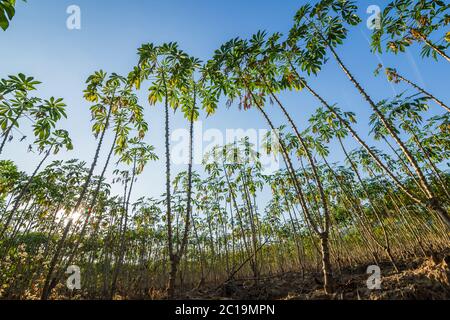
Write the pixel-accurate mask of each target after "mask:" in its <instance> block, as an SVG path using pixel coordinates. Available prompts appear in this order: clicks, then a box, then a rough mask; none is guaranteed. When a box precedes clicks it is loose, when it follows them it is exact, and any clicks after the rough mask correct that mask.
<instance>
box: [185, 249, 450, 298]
mask: <svg viewBox="0 0 450 320" xmlns="http://www.w3.org/2000/svg"><path fill="white" fill-rule="evenodd" d="M398 267H399V270H400V271H399V272H395V270H394V269H393V267H392V266H391V265H390V264H389V263H383V264H381V265H380V268H381V280H382V283H381V289H379V290H369V289H368V287H367V280H368V278H369V276H370V274H367V273H366V268H367V266H360V267H357V268H352V269H347V270H342V273H341V274H335V275H334V278H335V293H334V294H332V295H326V294H325V292H324V291H323V289H322V283H321V280H320V279H321V274H320V273H308V274H305V276H304V277H303V278H302V275H301V274H300V273H294V272H292V273H285V274H283V275H278V276H273V277H268V278H263V279H260V280H259V281H258V282H255V281H254V280H233V281H229V282H228V283H225V284H223V285H221V286H219V287H208V286H205V287H203V288H202V289H196V290H194V291H191V292H188V293H186V294H183V295H182V296H180V299H211V300H229V299H231V300H233V299H243V300H253V299H255V300H323V299H334V300H430V299H434V300H447V299H450V255H449V252H445V253H441V254H439V255H434V256H433V257H430V258H411V259H410V260H409V261H403V262H399V263H398Z"/></svg>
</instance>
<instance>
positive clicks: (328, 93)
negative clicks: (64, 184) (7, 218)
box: [0, 0, 450, 197]
mask: <svg viewBox="0 0 450 320" xmlns="http://www.w3.org/2000/svg"><path fill="white" fill-rule="evenodd" d="M305 2H306V1H300V0H299V1H291V0H289V1H288V0H284V1H275V0H271V1H269V0H245V1H242V0H240V1H239V0H227V1H215V0H212V1H211V0H210V1H206V0H165V1H154V0H128V1H113V0H109V1H108V0H95V1H92V0H72V1H66V0H29V1H28V3H27V4H23V3H20V2H19V3H18V8H17V15H16V17H15V18H14V20H13V23H12V25H11V27H10V29H9V30H8V31H7V32H0V77H1V78H4V77H6V76H7V75H9V74H17V73H19V72H22V73H25V74H27V75H30V76H34V77H35V78H36V79H38V80H40V81H42V82H43V84H42V85H41V86H40V87H39V90H38V93H39V95H40V96H43V97H50V96H57V97H63V98H64V99H65V101H66V103H67V105H68V108H69V109H68V114H69V118H68V120H65V121H64V122H63V123H62V124H61V126H62V127H64V128H66V129H67V130H69V131H70V133H71V135H72V137H73V140H74V144H75V150H74V151H72V152H70V153H63V154H61V155H59V156H58V157H57V158H58V159H71V158H79V159H82V160H85V161H87V162H88V163H89V161H90V159H91V158H92V156H93V153H94V150H95V145H96V141H95V139H94V138H93V137H92V135H91V133H90V132H91V130H90V128H91V124H90V122H89V121H90V114H89V104H88V103H87V102H86V101H84V100H83V98H82V91H83V89H84V86H85V85H84V81H85V79H86V78H87V77H88V76H89V74H91V73H92V72H94V71H96V70H99V69H103V70H105V71H107V72H117V73H121V74H127V73H128V72H129V71H130V70H131V68H132V67H133V66H134V65H135V64H136V61H137V55H136V50H137V48H138V47H139V46H140V45H141V44H143V43H147V42H153V43H155V44H160V43H163V42H170V41H176V42H178V43H179V45H180V47H181V48H182V49H183V50H184V51H186V52H188V53H189V54H191V55H194V56H197V57H199V58H200V59H202V60H207V59H208V58H210V57H211V55H212V53H213V52H214V50H215V49H217V48H218V47H219V46H220V45H221V44H222V43H224V42H225V41H227V40H229V39H231V38H234V37H238V36H239V37H249V36H250V35H251V34H252V33H254V32H256V31H258V30H260V29H263V30H267V31H268V32H275V31H280V32H283V33H286V32H288V30H289V28H290V26H291V23H292V17H293V15H294V14H295V12H296V10H297V9H298V7H299V6H300V5H301V4H303V3H305ZM360 2H361V3H364V4H361V8H360V9H361V12H360V15H361V17H363V20H365V19H366V18H368V17H369V14H367V13H366V4H365V1H360ZM386 2H387V1H379V0H374V1H371V2H370V4H375V5H377V4H378V5H380V6H381V7H382V6H383V5H384V4H385V3H386ZM73 4H75V5H78V6H79V7H80V8H81V23H82V25H81V30H68V29H67V28H66V19H67V17H68V14H67V13H66V9H67V7H68V6H69V5H73ZM369 36H370V30H369V29H368V28H366V24H365V21H364V22H363V23H362V24H361V25H360V26H359V27H356V28H354V29H353V30H352V31H351V33H350V36H349V39H348V40H347V41H346V43H345V45H344V46H343V47H341V48H339V53H340V54H341V56H342V57H343V59H344V61H345V62H346V63H347V65H348V66H349V67H350V69H351V70H352V71H353V73H354V74H355V75H356V77H357V78H358V79H359V80H360V82H361V83H362V84H363V85H364V86H365V87H366V88H367V90H368V92H369V93H370V94H371V95H372V96H373V97H374V98H375V100H379V99H384V98H389V97H392V96H393V95H394V94H395V92H401V91H403V90H405V89H406V87H403V86H395V87H393V86H392V85H391V84H389V83H388V82H387V81H386V80H385V78H384V77H379V78H374V77H373V71H374V69H375V68H376V66H377V64H378V63H379V62H381V61H382V62H383V63H385V64H386V65H388V66H395V67H396V68H398V70H399V71H401V73H403V74H404V75H406V76H407V77H408V78H410V79H412V80H413V81H415V82H417V83H418V84H420V85H422V86H424V87H425V88H427V89H429V90H430V91H431V92H433V93H435V94H436V95H437V96H438V97H440V98H441V99H442V100H443V101H448V100H449V91H448V82H447V81H445V80H446V75H448V74H449V72H450V67H449V64H448V63H445V62H443V61H440V63H436V62H434V61H433V60H422V59H420V58H419V51H418V50H417V48H412V49H411V50H410V51H408V52H407V53H406V54H403V55H400V56H394V55H390V54H387V55H386V54H384V55H382V56H381V57H378V56H376V55H373V54H372V53H370V49H369V45H368V38H369ZM311 83H312V84H313V86H314V87H315V88H316V89H317V90H318V91H319V92H320V93H321V94H322V95H323V96H325V97H326V98H327V99H328V101H330V102H332V103H338V104H339V106H340V107H341V108H342V109H344V110H347V111H354V112H355V113H356V114H357V116H358V121H359V123H358V126H357V127H358V131H359V132H360V133H361V135H362V136H367V134H368V117H369V116H370V110H369V107H368V105H367V104H365V103H364V101H363V100H362V99H361V97H360V96H359V94H358V93H357V92H356V90H355V89H354V88H353V87H352V86H351V84H350V83H349V82H348V81H347V79H346V78H345V77H344V75H343V74H342V73H341V72H340V71H339V70H338V68H337V67H336V64H335V63H334V62H333V61H330V63H329V64H328V65H327V66H326V67H325V68H324V70H323V72H322V73H321V74H320V77H319V78H317V79H311ZM411 93H412V91H411ZM139 95H140V97H141V98H142V99H141V103H142V104H143V105H144V106H145V107H146V116H147V121H148V122H149V124H150V133H149V135H148V137H147V141H148V142H149V143H151V144H153V145H155V147H156V150H157V152H158V154H159V155H160V158H161V159H163V150H164V149H163V141H164V140H163V138H164V134H163V112H162V108H161V107H160V106H157V107H152V108H150V107H148V105H147V103H146V99H145V90H142V92H140V94H139ZM281 99H282V100H283V101H284V102H285V104H286V105H287V107H288V109H289V111H290V112H291V113H292V115H293V118H294V119H295V121H296V122H297V124H298V125H299V127H300V128H304V127H305V126H306V125H307V119H308V117H309V115H310V114H311V113H312V112H313V111H314V109H315V108H317V107H318V106H319V103H318V102H317V101H316V100H314V99H313V98H312V97H310V96H309V95H308V94H307V93H306V92H305V93H288V94H283V95H282V97H281ZM440 112H441V111H440V109H439V108H438V107H435V106H432V108H431V111H430V113H429V115H430V116H432V115H434V114H438V113H440ZM272 114H273V117H274V119H275V122H276V124H277V125H280V124H282V123H285V121H284V120H283V118H282V117H281V115H280V114H279V112H278V111H277V110H272ZM202 120H203V127H204V128H205V129H207V128H217V129H220V130H225V129H227V128H256V129H260V128H267V126H266V124H265V122H264V121H263V119H262V118H261V117H260V115H259V114H258V113H256V111H254V110H249V111H246V112H244V111H239V110H238V109H237V107H235V106H233V107H232V108H231V109H227V108H226V107H225V106H220V110H219V111H218V112H217V114H216V115H215V116H214V117H211V118H208V119H202ZM171 126H172V129H178V128H183V127H186V126H187V123H186V121H185V120H184V119H183V118H182V116H181V115H180V114H177V115H175V116H174V117H173V118H172V124H171ZM30 127H31V124H30V123H27V122H26V121H24V122H22V123H21V128H20V130H21V131H22V132H24V133H25V134H27V135H29V132H30V131H29V128H30ZM15 135H16V136H17V137H18V136H19V134H18V133H16V134H15ZM17 137H16V138H17ZM108 141H110V140H108ZM108 141H107V144H108ZM30 142H31V141H30V140H28V142H24V143H22V144H20V143H14V144H9V145H8V146H7V149H6V151H5V154H4V155H2V157H7V158H11V159H13V160H15V161H16V162H17V163H18V165H19V167H20V168H21V169H22V170H26V171H28V172H29V171H31V170H32V168H33V167H34V166H35V165H36V164H37V162H38V157H36V156H35V155H33V154H29V153H27V152H26V149H27V143H30ZM349 145H350V146H355V144H354V143H353V142H352V141H349ZM331 151H332V153H331V156H330V158H331V161H339V160H340V159H342V155H341V153H340V151H339V149H338V148H337V146H334V145H332V146H331ZM105 153H106V148H105V149H104V153H103V155H104V154H105ZM101 165H102V163H100V166H101ZM183 169H185V167H183V166H175V167H174V170H175V172H177V171H179V170H183ZM197 169H198V168H197ZM163 170H164V166H163V161H162V160H160V161H158V162H155V163H152V164H150V165H149V166H148V167H147V169H146V171H145V173H144V174H143V175H142V177H141V179H140V181H139V183H138V185H137V187H136V194H135V197H139V196H144V195H145V196H158V195H159V194H161V193H162V192H163V187H164V175H163V174H164V172H163ZM98 171H99V170H97V173H98Z"/></svg>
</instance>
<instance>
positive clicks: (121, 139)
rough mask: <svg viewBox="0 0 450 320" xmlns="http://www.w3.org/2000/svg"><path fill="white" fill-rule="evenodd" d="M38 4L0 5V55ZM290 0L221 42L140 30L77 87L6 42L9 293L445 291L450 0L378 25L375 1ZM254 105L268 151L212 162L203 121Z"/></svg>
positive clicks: (1, 211) (163, 295) (2, 122)
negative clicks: (265, 27) (371, 6)
mask: <svg viewBox="0 0 450 320" xmlns="http://www.w3.org/2000/svg"><path fill="white" fill-rule="evenodd" d="M33 2H37V1H34V0H29V1H27V2H26V3H25V2H22V1H15V0H0V27H1V28H2V29H3V31H0V32H1V34H0V51H3V50H8V51H12V52H13V54H15V53H14V50H15V47H14V45H13V42H12V39H13V38H17V37H18V35H19V33H18V32H17V31H15V28H16V27H17V28H21V24H22V23H25V22H24V21H25V20H21V19H20V15H21V14H24V15H25V14H29V15H30V16H31V15H32V13H30V12H29V11H32V10H35V8H37V7H36V5H35V4H33ZM44 2H45V1H44ZM100 2H102V1H99V2H98V3H100ZM127 2H128V1H127ZM129 2H130V3H134V1H129ZM149 2H150V1H149ZM168 2H170V1H168ZM188 2H189V1H188ZM296 2H297V4H295V7H296V10H297V11H296V12H295V11H293V12H291V15H290V16H288V17H284V20H283V21H284V22H283V23H282V24H281V23H280V24H279V29H278V30H275V31H274V30H271V31H262V30H261V31H258V29H260V28H261V26H260V25H258V24H257V23H256V22H254V21H253V20H252V21H253V22H252V29H253V33H252V34H246V33H243V34H242V35H240V36H234V33H233V32H231V33H228V32H226V31H225V29H226V28H224V31H223V32H224V34H225V36H226V37H225V39H228V38H232V40H229V41H221V42H220V43H223V44H219V45H216V46H215V50H210V51H209V55H208V56H201V57H196V56H195V55H194V54H192V53H190V52H189V50H187V49H186V50H185V49H184V46H183V45H181V42H182V41H181V40H183V39H170V40H169V41H161V42H160V41H159V40H158V41H156V40H155V41H153V40H152V37H151V35H152V34H155V32H150V30H149V31H148V32H147V30H140V32H141V33H140V34H142V35H143V36H141V37H140V39H142V40H140V43H142V45H139V46H135V47H132V46H130V47H128V45H127V46H126V47H125V48H120V49H119V48H118V47H117V50H121V51H120V52H128V54H130V53H131V54H133V57H134V61H131V60H130V59H128V60H124V62H126V63H127V64H126V65H127V66H128V67H127V71H126V72H120V73H119V72H117V71H116V70H114V69H112V70H106V69H105V68H104V67H103V66H104V65H105V63H104V61H103V60H99V61H98V66H99V67H98V68H97V67H95V65H96V63H97V62H96V61H92V59H91V60H89V61H90V64H87V65H88V66H90V67H83V68H88V69H89V68H90V69H89V70H82V71H83V72H87V74H89V76H87V77H84V78H83V79H78V78H77V77H76V76H75V75H73V77H74V79H75V80H73V79H72V80H73V81H72V82H70V83H67V84H64V90H65V91H64V92H60V90H59V88H62V86H61V87H59V86H58V87H55V88H54V87H53V86H52V85H47V84H46V81H42V79H41V78H43V77H44V78H46V79H48V78H49V75H48V74H46V73H45V72H35V71H33V70H42V69H39V67H40V66H38V64H40V62H38V61H36V62H31V63H30V61H21V60H20V59H19V57H17V58H16V59H8V60H7V59H6V58H3V57H6V53H5V52H6V51H4V53H2V54H0V79H1V80H0V298H1V299H8V300H11V299H12V300H39V299H41V300H60V299H62V300H67V299H68V300H86V299H89V300H91V299H95V300H97V299H102V300H111V299H114V300H134V299H138V300H153V299H156V300H160V299H257V300H272V299H302V300H306V299H308V300H309V299H336V300H339V299H351V300H357V299H445V300H446V299H449V298H450V246H449V245H450V213H449V208H450V171H449V164H450V162H449V157H450V113H449V112H450V94H449V92H450V91H449V90H448V89H449V85H448V83H449V77H448V76H449V74H450V4H449V3H448V1H440V0H392V1H381V2H380V6H381V8H380V9H381V10H380V11H379V14H375V15H373V16H372V17H370V18H369V19H368V20H367V17H368V15H366V7H367V6H368V5H366V4H365V2H363V1H350V0H320V1H318V0H317V1H300V0H299V1H296ZM374 2H376V1H374ZM80 3H81V4H80V8H81V10H84V9H83V4H82V3H83V1H80ZM86 3H87V2H86ZM236 3H237V2H236ZM236 3H235V5H237V4H236ZM109 5H110V6H111V7H116V6H117V7H119V2H115V1H112V2H111V3H110V4H109ZM192 5H193V4H192ZM252 5H253V6H256V5H259V4H257V2H254V3H253V4H252ZM264 5H265V4H264V2H261V4H260V6H264ZM290 5H291V6H292V3H291V4H290ZM86 6H87V5H86ZM132 6H134V7H133V8H132V9H130V10H137V9H136V8H137V7H139V6H140V5H137V4H132ZM142 6H144V4H142ZM205 6H206V7H207V6H208V5H206V4H205ZM211 6H214V5H213V4H211ZM279 6H283V4H282V2H280V4H279ZM135 7H136V8H135ZM116 9H117V8H116ZM116 9H115V10H116ZM55 10H56V9H55ZM58 10H59V9H58ZM111 10H112V9H111ZM205 10H208V8H206V9H205ZM85 11H86V15H84V11H82V12H83V16H82V17H83V19H84V17H85V16H86V19H97V18H92V15H93V14H94V13H95V12H88V10H87V9H86V10H85ZM73 12H74V15H75V16H74V17H72V18H73V19H74V20H73V21H75V20H76V19H77V17H76V10H74V11H73ZM63 14H64V12H63ZM98 14H99V15H101V13H98ZM126 14H127V13H124V15H126ZM127 17H129V16H127ZM72 18H71V19H72ZM78 18H79V17H78ZM98 19H101V17H99V18H98ZM287 19H289V20H287ZM366 20H367V26H366ZM73 21H72V22H73ZM81 21H82V22H83V24H81V26H82V27H81V29H80V30H79V31H77V30H74V31H67V30H65V32H67V33H69V34H70V36H71V37H72V39H74V40H73V41H75V42H77V41H78V42H79V41H80V40H79V39H78V38H76V37H77V36H76V35H75V36H73V34H74V33H75V32H79V34H82V33H83V32H90V31H89V30H88V29H89V28H90V27H91V26H89V25H88V23H95V21H92V20H86V21H87V22H84V20H81ZM69 22H70V21H68V23H69ZM133 22H134V21H132V20H129V21H128V20H127V22H126V23H129V24H133ZM287 22H288V23H287ZM99 23H100V22H99ZM136 23H137V26H139V25H140V24H139V23H138V22H137V21H136ZM193 23H194V22H193ZM196 23H197V22H196ZM198 23H201V21H200V22H198ZM229 23H231V22H229ZM236 23H241V22H236ZM261 23H262V21H261ZM286 26H288V27H286ZM63 27H65V26H61V28H63ZM188 27H189V26H186V28H188ZM369 27H370V28H369ZM30 28H32V27H30ZM36 28H38V27H36ZM203 28H206V29H207V28H208V27H207V26H203ZM75 29H76V28H75ZM129 30H131V29H129ZM133 30H136V29H133ZM361 30H363V31H361ZM29 31H30V32H32V30H29ZM15 32H16V33H15ZM49 32H51V31H49ZM70 32H74V33H70ZM127 32H128V31H127ZM9 33H11V35H12V36H8V34H9ZM130 33H132V32H130ZM230 34H231V36H229V35H230ZM362 34H368V35H369V36H368V37H366V39H363V41H362V42H361V41H360V40H357V41H360V43H362V45H359V46H357V47H356V46H355V47H352V46H353V45H354V44H353V42H354V41H356V40H354V39H356V38H357V37H359V38H361V37H362ZM144 35H146V36H144ZM208 35H209V31H205V35H204V37H205V41H207V39H206V37H208ZM4 37H5V38H4ZM32 37H33V35H32V33H30V34H24V35H23V38H24V39H23V41H27V39H28V38H32ZM49 37H50V36H49ZM68 37H69V36H68ZM130 37H131V35H130ZM133 37H134V38H133V39H135V38H136V37H137V36H135V35H133ZM149 37H150V41H149ZM186 37H187V36H186ZM359 38H358V39H359ZM55 39H57V37H56V36H55ZM156 39H160V38H159V37H158V38H156ZM195 39H197V38H195ZM30 41H31V40H30ZM55 41H57V40H55ZM108 41H118V42H120V39H114V38H108ZM133 41H134V40H133ZM196 41H197V42H201V41H200V40H196ZM215 41H216V42H214V43H217V39H216V40H215ZM14 43H16V42H14ZM101 43H102V44H103V43H104V42H101ZM124 43H129V42H124ZM102 44H99V45H98V46H99V50H100V46H101V45H102ZM91 45H92V46H94V48H91V49H90V50H91V51H89V52H90V53H89V54H92V55H94V53H93V51H92V50H96V49H95V44H91ZM119 45H120V46H122V44H119ZM198 45H201V44H200V43H198ZM53 49H54V50H56V52H64V51H59V50H60V49H58V48H56V47H55V48H53ZM29 50H31V51H35V52H36V54H39V53H38V51H39V50H38V49H35V48H33V47H30V49H29ZM70 50H72V49H70ZM73 50H78V49H73ZM79 50H80V52H81V49H79ZM352 51H354V52H352ZM356 51H357V53H355V52H356ZM3 54H5V56H3ZM57 54H60V53H57ZM57 54H56V53H55V55H54V56H53V57H52V58H51V59H52V60H53V62H54V63H55V64H58V61H57V60H58V58H56V57H59V56H58V55H57ZM89 54H88V53H86V55H85V56H82V57H81V56H80V60H81V59H89ZM111 54H112V55H114V52H111ZM350 54H352V58H348V56H349V55H350ZM80 55H82V54H81V53H80ZM8 57H10V56H8ZM86 57H87V58H86ZM114 57H119V58H114V59H115V61H114V63H116V64H120V63H121V62H120V56H116V55H114ZM355 57H360V58H359V59H358V58H355ZM105 59H107V58H105ZM108 61H109V60H108ZM377 61H378V62H377ZM386 61H389V64H387V63H386ZM396 61H398V63H399V65H397V64H395V62H396ZM408 61H415V62H414V65H415V66H416V67H415V68H416V69H414V67H413V66H412V65H413V63H412V62H411V64H406V63H407V62H408ZM74 63H75V62H74ZM364 63H365V64H366V65H368V68H370V69H371V72H369V73H367V72H365V71H364V72H363V71H362V70H361V69H360V68H359V67H358V66H360V65H362V64H364ZM36 64H37V65H36ZM416 64H417V65H419V66H420V68H421V69H420V71H421V70H422V69H426V68H428V66H430V67H429V68H432V70H433V73H426V74H427V76H425V75H424V76H423V77H422V76H420V71H419V67H417V65H416ZM112 65H114V64H112ZM120 65H121V64H120ZM121 66H122V65H121ZM408 66H410V67H409V68H408ZM36 68H38V69H36ZM58 68H59V69H58V70H59V71H58V72H60V73H61V74H63V73H64V74H65V77H70V74H69V75H67V73H68V72H66V71H65V70H64V68H63V67H62V65H61V66H60V67H58ZM80 68H81V67H80ZM5 69H6V70H8V72H7V73H5V72H4V70H5ZM118 69H120V70H124V68H122V67H120V68H118ZM9 70H15V71H14V72H9ZM52 70H53V69H52ZM49 72H50V71H49ZM69 73H70V72H69ZM329 74H332V77H333V79H334V80H333V84H332V85H331V87H333V90H335V91H329V90H328V89H326V87H325V85H324V83H325V82H327V81H328V79H330V76H329ZM430 75H432V76H430ZM53 76H54V77H58V75H56V74H54V75H53ZM424 78H426V79H425V80H426V84H425V80H424ZM58 81H59V80H58ZM83 81H85V82H83ZM47 82H48V81H47ZM56 82H57V81H56ZM56 82H54V83H56ZM75 82H78V83H81V82H83V86H84V87H83V90H80V92H76V94H77V96H76V97H79V99H78V100H76V101H74V99H70V101H67V99H66V98H64V96H65V95H66V92H70V91H73V90H74V89H73V87H72V85H73V84H74V83H75ZM373 83H377V84H379V85H376V86H375V85H373ZM381 88H382V89H381ZM386 88H390V90H389V89H387V90H386ZM440 88H442V89H440ZM330 90H331V89H330ZM338 91H340V92H341V93H342V95H341V96H339V95H335V94H333V93H332V92H338ZM344 95H348V96H349V98H348V99H342V97H343V96H344ZM303 110H307V111H303ZM223 114H226V115H227V117H225V116H223ZM364 115H365V116H364ZM240 117H247V118H245V119H250V120H249V121H255V123H254V124H253V123H249V127H250V128H254V127H256V128H257V129H265V130H266V131H265V134H263V135H262V136H260V137H259V138H260V139H259V140H261V141H260V142H261V146H260V148H255V145H254V144H255V141H254V139H252V138H251V137H250V136H246V135H244V136H242V137H240V138H239V139H235V140H234V141H226V142H225V143H223V144H217V145H214V146H213V147H212V148H209V149H208V151H207V152H204V154H202V157H201V158H200V160H199V159H198V156H197V154H198V149H199V148H200V146H199V144H200V143H201V142H202V141H201V139H200V141H199V140H198V139H196V138H195V135H196V134H198V133H199V132H198V130H197V129H196V128H197V126H198V124H199V123H200V122H202V123H204V125H205V126H207V125H208V124H209V123H212V125H211V126H212V127H214V126H215V123H218V122H220V123H221V124H223V125H224V126H225V128H234V127H235V125H234V123H233V121H236V122H239V121H240ZM242 119H244V118H242ZM245 121H247V120H245ZM256 121H257V122H256ZM84 128H90V130H91V131H90V132H87V130H85V129H84ZM180 128H181V129H183V130H184V131H185V132H186V135H187V139H186V141H185V142H186V143H185V145H186V148H184V149H186V154H185V162H184V163H183V166H182V169H181V170H178V168H179V167H180V166H179V164H177V165H176V164H174V161H175V160H174V159H176V158H177V157H179V155H178V154H177V152H176V151H175V149H174V147H175V141H174V139H173V133H174V131H175V130H176V129H180ZM81 131H83V132H81ZM155 132H156V133H157V134H158V135H157V138H155V135H154V134H155ZM81 133H83V134H84V135H83V138H77V139H75V138H74V137H76V136H77V135H78V137H80V134H81ZM267 159H277V161H278V162H277V163H278V166H277V167H276V169H275V170H266V169H267V168H266V165H267V161H265V160H267ZM24 164H26V165H24ZM157 176H158V177H159V176H161V178H156V177H157ZM370 270H372V271H370ZM377 270H378V271H377ZM377 272H378V276H379V277H381V279H379V278H377ZM71 275H72V276H77V275H79V276H80V277H81V280H80V279H79V278H76V277H73V278H71V280H70V281H68V278H69V277H70V276H71ZM70 284H73V285H72V286H70Z"/></svg>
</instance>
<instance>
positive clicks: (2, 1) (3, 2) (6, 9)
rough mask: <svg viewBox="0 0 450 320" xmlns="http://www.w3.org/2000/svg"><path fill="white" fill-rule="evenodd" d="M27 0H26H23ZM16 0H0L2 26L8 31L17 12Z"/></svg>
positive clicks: (0, 22)
mask: <svg viewBox="0 0 450 320" xmlns="http://www.w3.org/2000/svg"><path fill="white" fill-rule="evenodd" d="M23 1H24V2H26V0H23ZM15 5H16V0H0V28H2V29H3V31H6V29H8V27H9V25H10V21H11V20H12V18H14V15H15V14H16V9H15Z"/></svg>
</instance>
